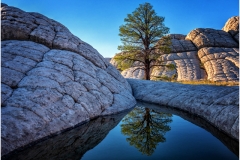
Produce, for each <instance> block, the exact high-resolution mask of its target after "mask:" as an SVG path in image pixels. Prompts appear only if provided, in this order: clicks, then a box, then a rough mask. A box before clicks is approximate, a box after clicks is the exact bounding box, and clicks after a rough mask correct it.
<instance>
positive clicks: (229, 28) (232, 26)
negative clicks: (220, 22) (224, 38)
mask: <svg viewBox="0 0 240 160" xmlns="http://www.w3.org/2000/svg"><path fill="white" fill-rule="evenodd" d="M222 30H224V31H225V32H228V33H230V34H231V35H232V36H233V37H234V39H235V40H236V41H238V42H239V17H238V16H234V17H231V18H229V19H228V21H227V22H226V24H225V26H224V27H223V29H222Z"/></svg>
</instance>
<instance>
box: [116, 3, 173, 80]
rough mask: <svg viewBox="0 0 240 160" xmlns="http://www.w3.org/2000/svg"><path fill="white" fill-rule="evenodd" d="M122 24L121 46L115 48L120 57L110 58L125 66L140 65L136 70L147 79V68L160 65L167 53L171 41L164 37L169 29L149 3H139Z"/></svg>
mask: <svg viewBox="0 0 240 160" xmlns="http://www.w3.org/2000/svg"><path fill="white" fill-rule="evenodd" d="M124 22H125V24H124V25H121V26H120V29H119V31H120V33H119V36H120V37H121V41H122V45H120V46H118V49H119V50H121V51H122V53H123V54H116V55H115V57H114V59H115V60H116V61H117V63H121V62H122V61H124V63H126V64H128V65H129V66H130V65H131V64H133V63H134V62H140V65H138V67H137V69H143V70H144V71H145V79H146V80H150V71H151V68H152V67H154V66H162V63H161V62H162V61H161V58H160V57H161V55H162V54H164V53H169V52H170V47H169V46H170V44H171V41H170V37H168V36H166V34H168V33H169V28H168V27H166V26H165V25H164V17H161V16H157V14H156V13H155V11H154V10H153V7H152V6H151V4H149V3H144V4H140V5H139V7H138V8H136V10H135V11H133V12H132V14H128V15H127V18H125V19H124ZM134 71H135V70H134ZM134 71H133V72H134Z"/></svg>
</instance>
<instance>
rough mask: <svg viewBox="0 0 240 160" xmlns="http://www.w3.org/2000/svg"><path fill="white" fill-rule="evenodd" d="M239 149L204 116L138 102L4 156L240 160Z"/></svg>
mask: <svg viewBox="0 0 240 160" xmlns="http://www.w3.org/2000/svg"><path fill="white" fill-rule="evenodd" d="M238 152H239V144H238V141H235V140H233V139H231V138H229V137H228V136H226V135H225V134H223V133H222V132H219V131H218V130H217V129H216V128H214V127H213V126H211V125H210V124H209V123H207V122H206V121H204V120H202V119H201V118H199V117H196V116H193V115H190V114H187V113H185V112H182V111H179V110H174V109H171V108H168V107H164V106H157V105H153V104H147V103H142V102H138V104H137V106H136V107H135V108H134V109H133V110H131V111H128V112H124V113H121V114H118V115H112V116H106V117H99V118H97V119H95V120H92V121H90V122H89V123H86V124H84V125H81V126H79V127H76V128H74V129H72V130H69V131H66V132H64V133H62V134H59V135H56V136H54V137H52V138H49V139H47V140H44V141H42V142H40V143H37V144H33V145H31V146H29V147H27V148H23V149H21V150H18V151H15V152H12V153H10V154H9V155H6V156H3V157H2V159H11V160H14V159H18V160H21V159H24V160H27V159H34V160H36V159H47V160H48V159H49V160H55V159H57V160H64V159H66V160H75V159H76V160H79V159H82V160H118V159H119V160H132V159H133V160H135V159H137V160H140V159H151V160H154V159H161V160H162V159H165V160H171V159H177V160H179V159H180V160H188V159H191V160H192V159H194V160H198V159H199V160H203V159H204V160H208V159H209V160H215V159H216V160H237V159H238V154H239V153H238Z"/></svg>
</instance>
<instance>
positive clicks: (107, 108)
mask: <svg viewBox="0 0 240 160" xmlns="http://www.w3.org/2000/svg"><path fill="white" fill-rule="evenodd" d="M1 16H2V23H1V32H2V41H1V43H2V45H1V65H2V66H1V72H2V81H1V98H2V101H1V121H2V123H1V136H2V137H1V143H2V155H4V154H7V153H9V152H10V151H13V150H14V149H17V148H19V147H22V146H25V145H27V144H29V143H31V142H34V141H36V140H39V139H41V138H43V137H46V136H49V135H52V134H55V133H58V132H61V131H62V130H64V129H67V128H70V127H73V126H75V125H77V124H79V123H83V122H86V121H88V120H90V119H93V118H95V117H98V116H101V115H109V114H115V113H118V112H121V111H123V110H126V109H129V108H131V107H133V106H134V105H135V103H136V101H135V98H134V97H133V96H132V90H131V87H130V85H129V84H128V82H127V81H126V80H125V79H124V78H123V77H122V76H121V74H120V73H119V72H118V71H117V70H116V69H115V68H114V67H113V66H112V65H111V64H109V63H108V62H107V61H106V60H105V59H104V58H103V57H102V56H101V55H100V54H99V53H98V52H97V51H96V50H95V49H94V48H93V47H91V46H90V45H89V44H87V43H85V42H83V41H82V40H80V39H79V38H77V37H76V36H74V35H72V34H71V33H70V32H69V30H68V29H67V28H66V27H64V26H63V25H62V24H60V23H58V22H56V21H54V20H51V19H49V18H47V17H45V16H43V15H41V14H38V13H28V12H24V11H22V10H20V9H18V8H15V7H10V6H7V5H5V4H2V5H1Z"/></svg>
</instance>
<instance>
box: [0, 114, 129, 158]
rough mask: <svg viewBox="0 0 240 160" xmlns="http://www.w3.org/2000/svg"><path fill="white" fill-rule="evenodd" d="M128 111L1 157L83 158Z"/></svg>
mask: <svg viewBox="0 0 240 160" xmlns="http://www.w3.org/2000/svg"><path fill="white" fill-rule="evenodd" d="M125 114H126V113H120V114H117V115H111V116H103V117H99V118H97V119H94V120H91V121H90V122H88V123H85V124H83V125H81V126H79V127H76V128H74V129H71V130H69V131H66V132H64V133H61V134H59V135H56V136H54V137H51V138H48V139H46V140H42V141H41V142H39V143H37V144H31V145H29V146H27V147H26V148H21V149H19V150H17V151H16V152H14V153H10V154H7V155H5V156H3V157H1V159H2V160H14V159H15V160H28V159H34V160H41V159H44V160H64V159H71V160H77V159H81V158H82V156H83V155H84V154H85V153H86V152H87V151H88V150H90V149H92V148H94V147H95V146H97V145H98V144H99V143H100V142H101V141H102V140H103V139H104V138H105V137H106V136H107V134H108V133H109V131H110V130H111V129H113V128H114V127H115V126H116V125H117V124H118V123H119V122H120V120H121V119H122V118H123V116H124V115H125Z"/></svg>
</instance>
